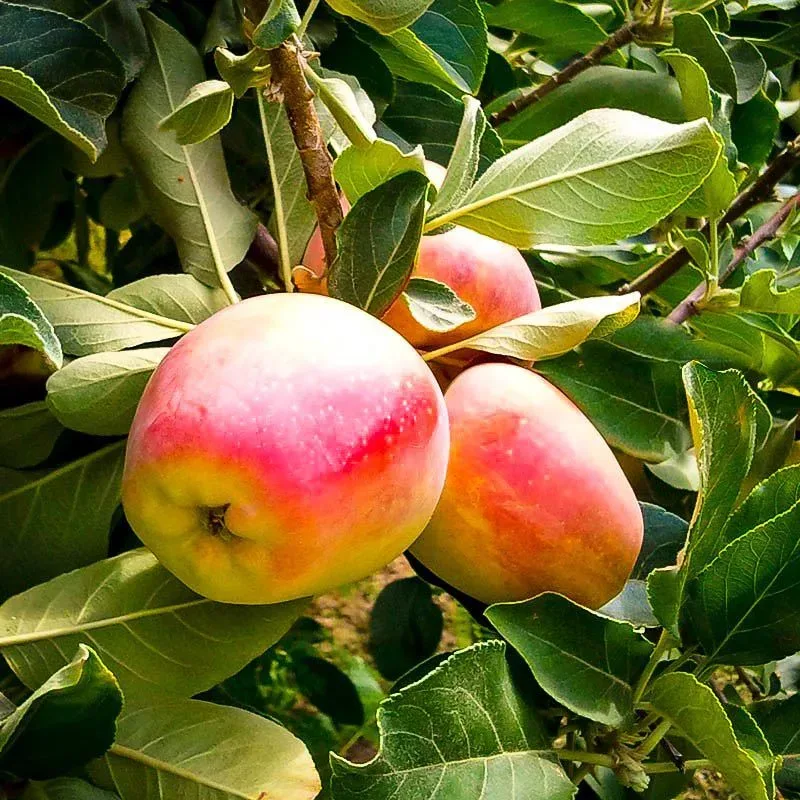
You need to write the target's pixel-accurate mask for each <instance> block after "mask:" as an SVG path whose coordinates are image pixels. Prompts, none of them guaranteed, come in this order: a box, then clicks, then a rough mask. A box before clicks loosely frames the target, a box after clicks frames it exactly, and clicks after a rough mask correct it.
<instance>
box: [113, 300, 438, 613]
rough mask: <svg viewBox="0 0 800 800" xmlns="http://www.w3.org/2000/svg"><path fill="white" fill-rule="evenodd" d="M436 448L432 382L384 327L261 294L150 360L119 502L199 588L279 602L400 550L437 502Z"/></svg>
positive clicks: (325, 306) (353, 313)
mask: <svg viewBox="0 0 800 800" xmlns="http://www.w3.org/2000/svg"><path fill="white" fill-rule="evenodd" d="M320 342H323V343H324V345H323V346H320V344H319V343H320ZM448 448H449V429H448V424H447V411H446V408H445V405H444V399H443V397H442V393H441V391H440V389H439V387H438V385H437V384H436V380H435V379H434V377H433V375H432V373H431V372H430V370H429V369H428V367H427V365H426V364H425V363H424V362H423V361H422V359H421V358H420V357H419V355H418V354H417V353H416V352H415V351H414V349H413V348H412V347H411V346H410V345H409V344H408V343H407V342H405V341H404V340H403V339H402V337H400V336H399V335H398V334H397V333H396V332H395V331H393V330H391V328H389V327H387V326H386V325H384V324H383V323H382V322H380V321H379V320H377V319H375V318H374V317H371V316H370V315H369V314H366V313H364V312H363V311H361V310H359V309H357V308H355V307H354V306H350V305H347V304H346V303H342V302H340V301H338V300H333V299H331V298H327V297H320V296H316V295H297V294H276V295H268V296H265V297H257V298H252V299H249V300H245V301H244V302H242V303H239V304H237V305H234V306H231V307H229V308H226V309H224V310H222V311H220V312H219V313H217V314H215V315H214V316H212V317H210V318H209V319H208V320H206V321H205V322H203V323H202V324H201V325H199V326H198V327H197V328H195V329H194V330H192V331H191V332H190V333H188V334H187V335H186V336H184V337H183V338H182V339H181V340H180V341H179V342H178V343H177V344H176V345H175V346H174V347H173V348H172V350H171V351H170V352H169V354H168V355H167V357H166V358H165V359H164V360H163V361H162V362H161V364H160V365H159V366H158V368H157V369H156V371H155V373H154V374H153V376H152V378H151V379H150V381H149V383H148V385H147V388H146V389H145V392H144V394H143V396H142V399H141V402H140V403H139V406H138V408H137V411H136V416H135V419H134V421H133V426H132V428H131V432H130V438H129V440H128V449H127V454H126V458H125V470H124V475H123V485H122V500H123V506H124V509H125V514H126V516H127V518H128V520H129V522H130V524H131V526H132V528H133V529H134V531H135V532H136V533H137V534H138V535H139V537H140V538H141V540H142V541H143V542H144V543H145V544H146V545H147V546H148V547H150V548H151V549H152V551H153V552H154V553H155V555H156V556H157V557H158V558H159V560H160V561H161V563H162V564H163V565H164V566H165V567H166V568H167V569H169V570H170V571H171V572H173V573H174V574H175V575H176V576H177V577H178V578H179V579H180V580H182V581H183V582H184V583H186V584H187V585H188V586H189V587H190V588H192V589H193V590H195V591H196V592H198V593H199V594H201V595H203V596H205V597H209V598H211V599H212V600H218V601H223V602H229V603H251V604H255V603H275V602H280V601H284V600H289V599H293V598H297V597H303V596H307V595H311V594H316V593H319V592H324V591H327V590H329V589H332V588H334V587H335V586H338V585H340V584H343V583H348V582H350V581H354V580H358V579H360V578H362V577H364V576H366V575H368V574H370V573H372V572H374V571H375V570H377V569H380V568H381V567H383V566H384V565H385V564H387V563H389V562H390V561H391V560H392V559H393V558H395V557H397V556H398V555H399V554H400V553H402V552H403V550H405V549H406V548H407V547H408V546H409V545H410V544H411V543H412V542H413V541H414V539H415V538H416V537H417V536H418V535H419V533H420V532H421V531H422V529H423V528H424V527H425V525H426V523H427V522H428V520H429V519H430V516H431V514H432V513H433V510H434V508H435V506H436V503H437V501H438V499H439V496H440V493H441V490H442V486H443V484H444V478H445V475H446V471H447V458H448ZM223 519H224V525H222V524H221V523H222V520H223Z"/></svg>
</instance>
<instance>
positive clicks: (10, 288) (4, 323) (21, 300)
mask: <svg viewBox="0 0 800 800" xmlns="http://www.w3.org/2000/svg"><path fill="white" fill-rule="evenodd" d="M9 344H19V345H23V346H25V347H32V348H33V349H34V350H38V351H39V352H40V353H42V354H44V356H45V357H46V358H47V360H48V362H49V363H50V365H51V366H52V367H53V368H55V369H58V368H59V367H60V366H61V363H62V361H63V360H64V357H63V354H62V352H61V344H60V343H59V341H58V338H57V337H56V334H55V331H54V330H53V326H52V325H51V324H50V322H49V321H48V320H47V318H46V317H45V315H44V314H43V313H42V311H41V309H40V308H39V307H38V306H37V305H36V303H34V302H33V300H31V297H30V295H29V294H28V292H27V291H26V290H25V288H24V287H23V286H21V285H20V284H19V283H17V282H16V281H15V280H14V279H13V278H11V277H10V276H9V275H4V274H3V273H0V347H2V346H3V345H9Z"/></svg>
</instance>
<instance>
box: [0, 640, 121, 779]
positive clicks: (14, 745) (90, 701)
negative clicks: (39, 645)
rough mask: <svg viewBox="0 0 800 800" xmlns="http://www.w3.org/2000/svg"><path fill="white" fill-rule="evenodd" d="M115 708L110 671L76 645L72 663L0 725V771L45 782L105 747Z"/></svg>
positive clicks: (108, 743) (116, 701) (117, 696)
mask: <svg viewBox="0 0 800 800" xmlns="http://www.w3.org/2000/svg"><path fill="white" fill-rule="evenodd" d="M121 710H122V693H121V692H120V690H119V685H118V684H117V681H116V679H115V678H114V676H113V674H112V673H111V672H109V670H108V669H106V667H105V665H104V664H103V663H102V661H100V659H99V658H98V657H97V654H96V653H95V652H94V651H93V650H90V649H89V648H88V647H86V646H84V645H80V646H79V647H78V652H77V653H76V655H75V657H74V658H73V659H72V661H70V662H69V663H68V664H67V665H66V666H64V667H62V668H61V669H60V670H58V672H56V673H55V674H54V675H52V676H51V677H49V678H48V679H47V680H46V681H45V682H44V683H43V684H42V685H41V686H40V687H39V688H38V689H37V690H36V691H35V692H34V693H33V694H32V695H31V696H30V697H29V698H28V699H27V700H26V701H25V702H24V703H23V704H22V705H21V706H19V708H17V709H16V711H14V712H13V713H12V714H11V715H10V716H8V717H6V718H5V719H4V720H3V721H2V723H0V773H2V772H3V771H6V772H8V773H11V774H12V775H14V776H16V777H18V778H33V779H37V780H45V779H47V778H55V777H58V776H59V775H63V774H65V773H67V772H71V771H72V770H74V769H76V768H78V767H82V766H83V765H84V764H86V762H87V761H90V760H91V759H93V758H98V757H99V756H102V755H103V753H105V752H106V750H108V748H109V747H110V746H111V744H112V742H113V741H114V735H115V733H116V725H115V722H116V718H117V716H118V714H119V712H120V711H121ZM56 742H57V743H58V746H57V747H53V744H54V743H56Z"/></svg>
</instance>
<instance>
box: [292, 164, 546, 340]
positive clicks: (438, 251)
mask: <svg viewBox="0 0 800 800" xmlns="http://www.w3.org/2000/svg"><path fill="white" fill-rule="evenodd" d="M425 171H426V173H427V174H428V177H429V178H430V180H431V182H432V183H433V184H434V185H436V186H440V185H441V182H442V180H443V179H444V173H445V170H444V167H441V166H440V165H439V164H435V163H434V162H432V161H427V162H426V163H425ZM342 208H343V209H344V211H345V213H346V212H347V211H348V210H349V208H350V206H349V204H348V202H347V200H345V199H343V200H342ZM303 267H304V268H305V269H303V268H302V267H301V268H299V269H297V270H296V271H295V281H296V283H297V286H298V288H299V289H300V290H301V291H312V292H322V293H324V292H326V291H327V286H326V283H325V281H324V279H322V280H321V279H320V276H321V275H323V273H324V271H325V252H324V249H323V247H322V237H321V236H320V233H319V230H318V229H317V230H315V231H314V234H313V236H312V237H311V240H310V241H309V243H308V246H307V248H306V252H305V255H304V256H303ZM412 277H416V278H430V279H432V280H437V281H440V282H442V283H446V284H447V285H448V286H449V287H450V288H451V289H452V290H453V291H454V292H455V293H456V294H457V295H458V296H459V297H460V298H461V299H462V300H464V301H465V302H467V303H469V304H470V305H471V306H472V308H473V310H474V311H475V319H473V320H472V321H471V322H467V323H464V324H463V325H459V327H458V328H455V329H454V330H452V331H446V332H436V331H430V330H428V329H427V328H425V327H424V326H423V325H421V324H420V323H419V322H417V321H416V320H415V319H414V317H413V316H412V315H411V312H410V311H409V309H408V305H407V304H406V302H405V300H404V299H403V298H402V297H398V298H397V300H395V302H394V303H393V304H392V305H391V306H390V307H389V309H388V311H387V312H386V313H385V314H384V316H383V321H384V322H385V323H386V324H387V325H390V326H391V327H392V328H394V329H395V330H396V331H398V332H399V333H400V334H402V335H403V337H404V338H406V339H407V340H408V341H409V342H411V344H413V345H414V346H415V347H419V348H428V349H430V348H436V347H443V346H444V345H447V344H452V343H454V342H459V341H462V340H463V339H468V338H469V337H470V336H475V335H476V334H478V333H481V332H483V331H486V330H489V329H490V328H494V327H496V326H497V325H501V324H502V323H503V322H508V321H509V320H511V319H515V318H516V317H521V316H523V315H524V314H528V313H530V312H531V311H538V310H539V309H540V308H541V307H542V304H541V301H540V299H539V292H538V290H537V288H536V281H535V280H534V279H533V275H532V274H531V271H530V269H529V268H528V265H527V263H526V262H525V259H524V258H523V257H522V256H521V255H520V253H519V251H518V250H517V249H516V248H514V247H512V246H511V245H508V244H505V243H504V242H498V241H497V240H496V239H492V238H490V237H488V236H484V235H483V234H481V233H477V232H476V231H473V230H470V229H469V228H462V227H459V226H455V227H453V228H451V229H450V230H448V231H445V232H444V233H438V234H431V235H429V236H423V237H422V241H421V243H420V248H419V254H418V256H417V263H416V265H415V267H414V272H413V275H412Z"/></svg>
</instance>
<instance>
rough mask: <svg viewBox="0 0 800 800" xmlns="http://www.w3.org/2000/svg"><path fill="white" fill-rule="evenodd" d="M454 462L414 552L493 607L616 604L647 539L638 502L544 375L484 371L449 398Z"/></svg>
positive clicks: (486, 367)
mask: <svg viewBox="0 0 800 800" xmlns="http://www.w3.org/2000/svg"><path fill="white" fill-rule="evenodd" d="M445 402H446V404H447V410H448V414H449V417H450V441H451V443H450V464H449V467H448V470H447V480H446V482H445V487H444V491H443V493H442V497H441V500H440V501H439V505H438V506H437V508H436V511H435V512H434V514H433V517H432V519H431V521H430V523H429V524H428V526H427V528H426V529H425V531H424V532H423V533H422V535H421V536H420V538H419V539H417V541H416V542H415V544H414V545H413V547H412V549H411V552H412V553H413V554H414V555H415V556H416V557H417V558H418V559H419V560H420V561H421V562H422V563H423V564H424V565H425V566H426V567H427V568H428V569H429V570H431V571H432V572H433V573H435V574H436V575H438V576H439V577H440V578H442V579H443V580H445V581H447V583H449V584H450V585H451V586H454V587H456V588H457V589H460V590H461V591H462V592H465V593H466V594H468V595H471V596H472V597H475V598H477V599H478V600H481V601H483V602H485V603H497V602H503V601H511V600H523V599H526V598H529V597H533V596H534V595H537V594H540V593H541V592H559V593H561V594H563V595H566V596H567V597H569V598H571V599H572V600H574V601H576V602H578V603H581V604H583V605H585V606H588V607H590V608H599V607H600V606H602V605H604V604H605V603H606V602H608V601H609V600H611V599H612V598H613V597H615V596H616V595H617V594H618V593H619V592H620V591H621V590H622V588H623V586H624V584H625V581H626V579H627V578H628V576H629V575H630V573H631V570H632V569H633V566H634V564H635V562H636V558H637V556H638V554H639V550H640V548H641V544H642V535H643V521H642V514H641V511H640V508H639V505H638V503H637V501H636V496H635V495H634V493H633V490H632V489H631V487H630V485H629V484H628V481H627V479H626V478H625V474H624V473H623V471H622V469H621V468H620V466H619V464H618V463H617V461H616V459H615V458H614V454H613V453H612V452H611V449H610V448H609V447H608V445H607V444H606V442H605V440H604V439H603V437H602V436H601V435H600V434H599V433H598V431H597V430H596V429H595V427H594V426H593V425H592V423H591V422H590V421H589V420H588V419H587V418H586V417H585V416H584V415H583V414H582V413H581V412H580V410H579V409H578V408H577V407H576V406H575V405H573V403H572V402H571V401H570V400H569V399H568V398H567V397H566V396H565V395H563V394H562V393H561V392H560V391H559V390H558V389H556V388H555V387H554V386H552V385H551V384H550V383H548V382H547V381H546V380H544V378H542V377H540V376H539V375H536V374H535V373H533V372H531V371H529V370H526V369H524V368H522V367H519V366H516V365H512V364H481V365H479V366H476V367H471V368H470V369H467V370H466V371H465V372H463V373H462V374H461V375H460V376H459V377H457V378H456V379H455V380H454V381H453V383H452V384H451V386H450V388H449V389H448V390H447V392H446V394H445Z"/></svg>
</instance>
